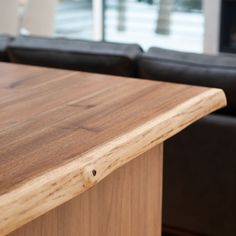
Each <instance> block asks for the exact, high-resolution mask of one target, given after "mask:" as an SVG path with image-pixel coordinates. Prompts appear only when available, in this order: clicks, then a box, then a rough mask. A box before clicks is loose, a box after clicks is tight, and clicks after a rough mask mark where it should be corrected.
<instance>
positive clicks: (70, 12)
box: [0, 0, 217, 53]
mask: <svg viewBox="0 0 236 236" xmlns="http://www.w3.org/2000/svg"><path fill="white" fill-rule="evenodd" d="M206 2H209V3H206ZM210 2H211V3H212V0H0V33H1V34H3V33H7V34H10V35H18V34H24V35H28V34H30V35H39V36H48V37H67V38H76V39H89V40H105V41H112V42H126V43H129V42H130V43H138V44H140V45H141V46H142V47H143V48H144V49H147V48H149V47H150V46H158V47H162V48H168V49H175V50H179V51H189V52H199V53H201V52H204V51H208V52H209V53H211V52H212V53H215V51H216V50H215V49H214V48H213V49H212V47H213V45H212V34H214V32H213V33H212V32H210V33H208V34H210V37H208V38H209V40H208V41H210V43H208V48H207V46H206V45H207V42H205V41H206V40H205V41H204V38H205V36H206V34H207V29H206V28H207V27H206V26H207V20H206V14H204V11H203V9H204V8H207V4H208V5H209V4H210ZM216 2H217V0H214V3H216ZM208 8H209V9H211V11H212V9H213V8H214V7H212V6H211V7H208ZM210 16H211V18H213V19H214V14H213V13H212V12H210ZM209 18H210V17H209ZM212 28H214V26H213V27H212V25H211V26H210V30H211V31H212ZM216 33H217V32H216ZM215 40H217V39H215Z"/></svg>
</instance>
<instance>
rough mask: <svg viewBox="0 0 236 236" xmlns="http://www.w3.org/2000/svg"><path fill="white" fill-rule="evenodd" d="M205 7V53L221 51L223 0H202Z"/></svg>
mask: <svg viewBox="0 0 236 236" xmlns="http://www.w3.org/2000/svg"><path fill="white" fill-rule="evenodd" d="M202 1H203V9H204V18H205V23H204V31H205V32H204V53H208V54H218V53H219V38H220V8H221V0H202Z"/></svg>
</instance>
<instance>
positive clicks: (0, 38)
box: [0, 35, 12, 61]
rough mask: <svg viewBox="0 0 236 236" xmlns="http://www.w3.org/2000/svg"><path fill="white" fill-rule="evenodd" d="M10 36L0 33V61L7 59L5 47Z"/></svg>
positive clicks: (10, 38)
mask: <svg viewBox="0 0 236 236" xmlns="http://www.w3.org/2000/svg"><path fill="white" fill-rule="evenodd" d="M11 40H12V37H10V36H7V35H0V61H8V57H7V53H6V49H7V46H8V44H9V43H10V41H11Z"/></svg>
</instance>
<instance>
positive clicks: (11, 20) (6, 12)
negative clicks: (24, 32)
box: [0, 0, 18, 35]
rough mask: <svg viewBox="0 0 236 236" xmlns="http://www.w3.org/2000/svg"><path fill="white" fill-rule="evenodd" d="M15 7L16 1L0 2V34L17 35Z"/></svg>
mask: <svg viewBox="0 0 236 236" xmlns="http://www.w3.org/2000/svg"><path fill="white" fill-rule="evenodd" d="M17 5H18V4H17V0H0V34H10V35H16V34H17V30H18V26H17Z"/></svg>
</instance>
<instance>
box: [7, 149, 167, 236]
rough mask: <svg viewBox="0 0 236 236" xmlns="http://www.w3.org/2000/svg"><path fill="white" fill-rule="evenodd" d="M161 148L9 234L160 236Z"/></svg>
mask: <svg viewBox="0 0 236 236" xmlns="http://www.w3.org/2000/svg"><path fill="white" fill-rule="evenodd" d="M162 162H163V151H162V144H161V145H158V146H156V147H155V148H153V149H151V150H149V151H148V152H146V153H144V154H142V155H141V156H140V157H137V158H136V159H134V160H133V161H131V162H129V163H128V164H126V165H125V166H123V167H121V168H120V169H118V170H116V171H115V172H113V173H112V174H111V175H109V176H108V177H106V178H105V179H104V180H103V181H101V182H100V183H98V184H97V185H95V186H94V187H93V188H91V189H90V190H88V191H86V192H84V193H83V194H81V195H79V196H78V197H76V198H74V199H72V200H70V201H68V202H66V203H65V204H63V205H61V206H59V207H57V208H55V209H53V210H51V211H49V212H48V213H47V214H45V215H43V216H41V217H39V218H37V219H35V220H34V221H32V222H30V223H28V224H26V225H24V226H23V227H21V228H19V229H17V230H16V231H14V232H12V233H11V234H9V236H144V235H148V236H158V235H161V201H162V199H161V198H162V197H161V196H162Z"/></svg>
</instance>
